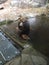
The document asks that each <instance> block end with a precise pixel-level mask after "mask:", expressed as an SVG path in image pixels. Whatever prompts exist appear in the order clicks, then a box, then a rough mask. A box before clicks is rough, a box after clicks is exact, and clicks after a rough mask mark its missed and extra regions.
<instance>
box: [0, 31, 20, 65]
mask: <svg viewBox="0 0 49 65" xmlns="http://www.w3.org/2000/svg"><path fill="white" fill-rule="evenodd" d="M18 54H20V51H19V50H18V49H17V48H15V47H14V46H13V45H12V42H10V41H9V40H8V38H6V37H5V36H4V34H2V32H1V31H0V65H3V64H4V63H5V62H7V61H9V60H11V59H12V58H13V57H15V56H16V55H18Z"/></svg>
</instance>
